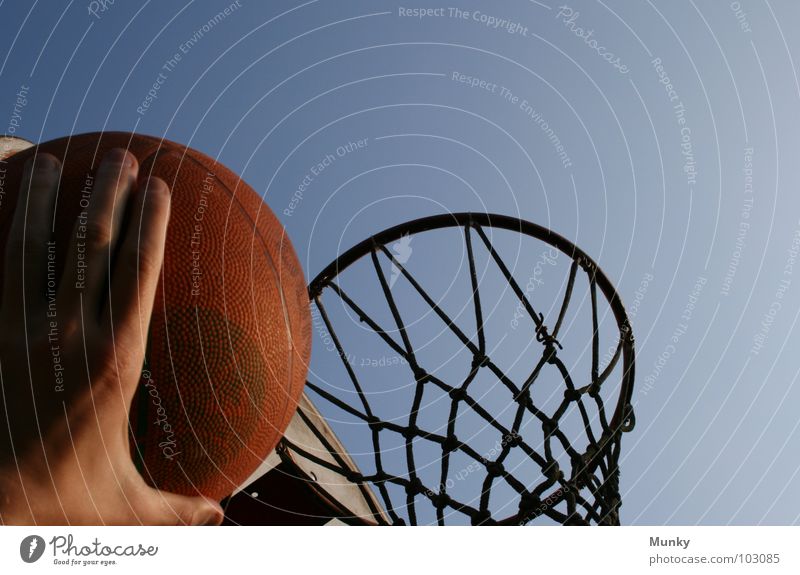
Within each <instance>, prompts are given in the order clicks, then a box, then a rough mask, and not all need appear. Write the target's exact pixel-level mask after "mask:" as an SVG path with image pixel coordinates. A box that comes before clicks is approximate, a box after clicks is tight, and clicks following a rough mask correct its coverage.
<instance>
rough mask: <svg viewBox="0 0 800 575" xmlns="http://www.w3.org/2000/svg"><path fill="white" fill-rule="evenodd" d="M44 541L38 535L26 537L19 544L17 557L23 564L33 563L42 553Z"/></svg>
mask: <svg viewBox="0 0 800 575" xmlns="http://www.w3.org/2000/svg"><path fill="white" fill-rule="evenodd" d="M44 548H45V544H44V539H42V538H41V537H39V536H38V535H28V536H27V537H26V538H25V539H23V540H22V543H20V544H19V556H20V557H22V560H23V561H25V563H35V562H36V561H38V560H39V558H40V557H41V556H42V554H43V553H44Z"/></svg>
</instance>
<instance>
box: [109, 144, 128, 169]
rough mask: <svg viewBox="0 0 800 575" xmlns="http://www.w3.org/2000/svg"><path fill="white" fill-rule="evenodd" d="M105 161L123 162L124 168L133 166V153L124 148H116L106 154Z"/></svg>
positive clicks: (112, 162) (110, 162)
mask: <svg viewBox="0 0 800 575" xmlns="http://www.w3.org/2000/svg"><path fill="white" fill-rule="evenodd" d="M105 161H106V162H108V163H109V164H121V165H122V167H123V168H130V167H131V166H133V155H132V154H130V153H128V152H127V151H126V150H125V149H124V148H114V149H113V150H111V151H110V152H108V153H107V154H106V156H105Z"/></svg>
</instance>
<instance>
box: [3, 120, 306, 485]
mask: <svg viewBox="0 0 800 575" xmlns="http://www.w3.org/2000/svg"><path fill="white" fill-rule="evenodd" d="M116 147H119V148H125V149H127V150H128V151H129V152H131V153H132V154H133V155H134V156H136V158H137V159H138V161H139V180H140V181H144V180H146V179H147V178H148V177H150V176H158V177H160V178H161V179H163V180H164V181H165V182H166V183H167V184H168V185H169V186H170V189H171V191H172V201H171V212H170V220H169V224H168V228H167V241H166V251H165V255H164V263H163V268H162V273H161V278H160V280H159V287H158V291H157V294H156V299H155V305H154V309H153V316H152V320H151V323H150V331H149V334H148V343H147V352H146V355H145V363H144V365H143V367H142V377H141V380H140V383H139V389H138V391H137V394H136V396H135V398H134V400H133V404H132V406H131V411H130V425H129V436H130V445H131V456H132V458H133V459H134V461H135V463H136V465H137V467H138V469H139V471H140V472H141V474H142V476H143V477H144V478H145V480H146V481H147V482H148V483H149V484H150V485H152V486H154V487H157V488H159V489H164V490H167V491H172V492H176V493H180V494H184V495H197V494H202V495H205V496H207V497H210V498H213V499H216V500H220V499H222V498H224V497H226V496H228V495H230V494H231V493H232V492H233V491H234V490H235V489H236V488H237V487H238V486H239V485H241V484H242V482H243V481H244V480H246V479H247V478H248V477H249V476H250V475H251V474H252V473H253V472H254V471H255V470H256V468H257V467H258V466H259V465H260V464H261V463H262V461H263V460H264V459H265V458H266V457H267V455H268V454H269V453H270V452H271V451H272V450H273V449H274V448H275V446H276V445H277V443H278V441H279V440H280V438H281V436H282V434H283V432H284V430H285V429H286V427H287V425H288V424H289V421H290V419H291V418H292V416H293V415H294V413H295V410H296V408H297V404H298V401H299V399H300V396H301V394H302V391H303V386H304V383H305V378H306V371H307V368H308V361H309V356H310V352H311V349H310V348H311V318H310V313H309V302H308V295H307V291H306V282H305V279H304V276H303V271H302V268H301V266H300V263H299V261H298V259H297V256H296V254H295V251H294V248H293V247H292V244H291V242H290V241H289V238H288V237H287V235H286V232H285V230H284V229H283V226H282V225H281V224H280V222H279V221H278V219H277V218H276V217H275V215H274V214H273V213H272V211H271V210H270V209H269V207H268V206H267V205H266V204H265V203H264V202H263V201H262V200H261V198H260V196H259V195H258V194H257V193H256V192H255V191H253V189H252V188H250V187H249V186H248V185H247V184H246V183H245V182H244V181H243V180H242V179H240V178H239V177H238V176H237V175H236V174H235V173H233V172H232V171H231V170H229V169H228V168H226V167H225V166H223V165H221V164H220V163H218V162H216V161H215V160H213V159H212V158H210V157H208V156H206V155H204V154H202V153H200V152H197V151H195V150H193V149H191V148H187V147H186V146H183V145H180V144H176V143H174V142H170V141H166V140H162V139H160V138H155V137H149V136H144V135H137V134H130V133H124V132H104V133H90V134H82V135H77V136H71V137H68V138H61V139H57V140H53V141H49V142H45V143H42V144H40V145H39V146H38V149H39V151H40V152H47V153H50V154H53V155H54V156H56V157H57V158H59V159H60V160H61V162H62V165H63V170H62V174H61V182H60V188H59V192H58V199H57V207H56V214H55V220H54V221H55V228H54V240H55V242H56V245H58V246H67V245H70V242H71V241H72V240H73V230H74V226H75V222H76V221H77V220H78V218H79V217H81V214H82V213H83V212H84V210H85V209H86V208H87V206H88V202H89V201H90V198H91V187H92V182H93V177H94V173H95V171H96V169H97V167H98V165H99V164H100V161H101V160H102V159H103V156H104V155H105V154H106V153H107V152H108V151H109V150H111V149H112V148H116ZM35 151H36V148H35V147H33V148H28V149H26V150H22V151H19V152H17V153H15V154H13V155H11V156H10V157H9V158H8V159H7V160H6V164H5V166H4V167H5V174H4V178H5V179H4V186H3V192H4V194H3V196H2V201H1V202H0V245H2V246H5V243H6V240H7V237H8V233H9V228H10V225H11V221H12V217H13V213H14V209H15V206H16V196H17V191H18V189H19V185H20V180H21V178H22V173H23V166H24V164H25V162H26V161H27V160H28V159H29V158H30V157H32V156H33V155H34V153H35ZM65 251H66V250H61V251H60V252H59V253H61V254H62V256H59V257H57V260H56V267H57V275H58V277H61V276H62V272H63V269H64V265H65V260H66V255H65V254H64V252H65ZM4 259H5V249H3V250H0V270H2V269H3V264H4V261H3V260H4ZM117 353H119V350H118V352H117ZM98 449H102V446H98Z"/></svg>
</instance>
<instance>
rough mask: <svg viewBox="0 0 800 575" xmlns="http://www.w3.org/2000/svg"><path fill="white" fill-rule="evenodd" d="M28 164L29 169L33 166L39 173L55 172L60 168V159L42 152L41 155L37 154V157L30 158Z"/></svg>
mask: <svg viewBox="0 0 800 575" xmlns="http://www.w3.org/2000/svg"><path fill="white" fill-rule="evenodd" d="M27 164H28V166H27V167H28V169H30V167H31V166H33V169H34V170H36V171H37V172H39V173H42V172H54V171H55V170H57V169H58V160H56V159H55V158H54V157H53V156H50V155H49V154H42V155H40V156H36V157H35V158H31V159H30V160H28V162H27Z"/></svg>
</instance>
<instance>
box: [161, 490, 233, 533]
mask: <svg viewBox="0 0 800 575" xmlns="http://www.w3.org/2000/svg"><path fill="white" fill-rule="evenodd" d="M153 491H154V497H155V498H156V499H157V500H158V502H157V506H156V513H155V516H154V517H152V518H151V524H155V525H219V524H220V523H222V520H223V518H224V515H225V514H224V512H223V511H222V507H220V505H219V503H217V502H216V501H212V500H211V499H207V498H205V497H188V496H186V495H178V494H177V493H170V492H169V491H159V490H157V489H154V490H153Z"/></svg>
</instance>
